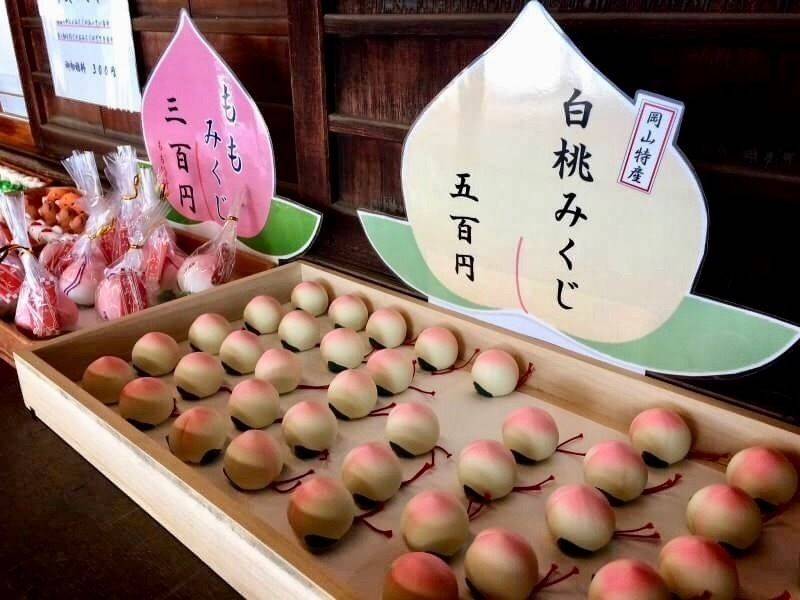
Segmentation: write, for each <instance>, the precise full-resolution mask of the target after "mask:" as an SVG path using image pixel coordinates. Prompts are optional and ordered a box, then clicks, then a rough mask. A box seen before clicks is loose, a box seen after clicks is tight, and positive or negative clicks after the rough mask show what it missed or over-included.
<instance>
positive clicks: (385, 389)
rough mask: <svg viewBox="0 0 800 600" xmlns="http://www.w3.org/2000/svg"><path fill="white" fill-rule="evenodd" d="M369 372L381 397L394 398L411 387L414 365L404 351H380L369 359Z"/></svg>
mask: <svg viewBox="0 0 800 600" xmlns="http://www.w3.org/2000/svg"><path fill="white" fill-rule="evenodd" d="M367 372H369V374H370V375H371V376H372V379H373V380H374V381H375V385H376V386H377V387H378V394H379V395H381V396H394V395H395V394H400V393H401V392H404V391H405V390H407V389H408V388H409V386H410V385H411V381H412V380H413V379H414V363H413V361H412V360H411V358H409V357H408V355H407V353H406V352H404V351H403V350H398V349H385V350H378V351H376V352H373V353H372V354H371V355H370V357H369V358H368V359H367Z"/></svg>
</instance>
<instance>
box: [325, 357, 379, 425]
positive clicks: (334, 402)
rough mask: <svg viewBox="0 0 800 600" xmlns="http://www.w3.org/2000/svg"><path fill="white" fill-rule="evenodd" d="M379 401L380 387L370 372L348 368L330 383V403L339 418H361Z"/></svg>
mask: <svg viewBox="0 0 800 600" xmlns="http://www.w3.org/2000/svg"><path fill="white" fill-rule="evenodd" d="M377 402H378V388H377V386H376V385H375V382H374V381H373V380H372V377H370V376H369V373H365V372H364V371H355V370H352V369H348V370H346V371H342V372H341V373H339V374H338V375H336V377H334V378H333V380H332V381H331V382H330V384H329V385H328V405H329V406H330V409H331V411H333V414H334V415H336V418H337V419H342V420H350V419H361V418H363V417H366V416H368V415H369V414H370V412H371V411H372V410H373V409H374V408H375V404H377Z"/></svg>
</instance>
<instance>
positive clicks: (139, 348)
mask: <svg viewBox="0 0 800 600" xmlns="http://www.w3.org/2000/svg"><path fill="white" fill-rule="evenodd" d="M180 356H181V351H180V348H178V342H176V341H175V340H174V339H172V337H170V336H168V335H167V334H166V333H162V332H160V331H151V332H150V333H145V334H144V335H143V336H142V337H140V338H139V339H138V340H137V342H136V343H135V344H134V345H133V351H132V352H131V357H132V359H133V366H134V367H136V368H137V369H139V370H140V371H141V372H142V373H144V374H146V375H151V376H153V377H158V376H160V375H166V374H167V373H169V372H170V371H172V370H173V369H174V368H175V365H177V364H178V360H179V359H180Z"/></svg>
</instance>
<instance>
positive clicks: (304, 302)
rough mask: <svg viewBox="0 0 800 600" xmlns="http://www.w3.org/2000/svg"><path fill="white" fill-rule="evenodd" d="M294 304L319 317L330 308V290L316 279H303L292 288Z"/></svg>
mask: <svg viewBox="0 0 800 600" xmlns="http://www.w3.org/2000/svg"><path fill="white" fill-rule="evenodd" d="M292 304H294V305H295V307H297V308H299V309H300V310H304V311H306V312H307V313H309V314H311V315H312V316H314V317H318V316H320V315H323V314H325V311H326V310H328V292H326V291H325V288H324V287H322V286H321V285H320V284H319V283H317V282H316V281H303V282H301V283H298V284H297V285H296V286H294V289H293V290H292Z"/></svg>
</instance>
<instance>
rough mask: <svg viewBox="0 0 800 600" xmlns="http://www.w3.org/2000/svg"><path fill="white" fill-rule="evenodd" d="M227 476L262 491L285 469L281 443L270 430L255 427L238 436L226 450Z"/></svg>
mask: <svg viewBox="0 0 800 600" xmlns="http://www.w3.org/2000/svg"><path fill="white" fill-rule="evenodd" d="M223 463H224V467H223V468H224V469H225V475H226V476H227V477H228V479H229V480H230V482H231V483H232V484H233V485H235V486H236V487H237V488H239V489H241V490H248V491H252V490H262V489H264V488H266V487H267V486H269V485H270V484H271V483H272V482H273V481H275V478H276V477H278V475H280V472H281V470H282V469H283V451H282V450H281V446H280V444H278V442H276V441H275V438H273V437H272V436H271V435H270V434H268V433H267V432H266V431H260V430H258V429H251V430H249V431H245V432H244V433H242V434H241V435H238V436H236V437H235V438H234V439H233V441H231V443H230V444H228V447H227V448H226V449H225V457H224V459H223Z"/></svg>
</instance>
